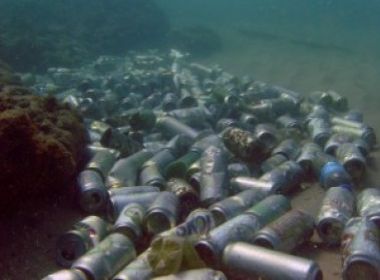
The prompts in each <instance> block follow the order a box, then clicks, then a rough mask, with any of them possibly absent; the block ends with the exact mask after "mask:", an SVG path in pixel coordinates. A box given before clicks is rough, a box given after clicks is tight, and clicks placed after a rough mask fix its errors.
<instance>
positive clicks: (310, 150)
mask: <svg viewBox="0 0 380 280" xmlns="http://www.w3.org/2000/svg"><path fill="white" fill-rule="evenodd" d="M321 152H322V150H321V147H320V146H319V145H318V144H316V143H313V142H307V143H306V144H304V145H303V146H302V149H301V154H300V155H299V157H298V158H297V160H296V161H297V163H298V164H299V165H300V166H301V167H302V169H303V170H304V171H305V174H306V175H307V176H315V175H317V174H314V170H313V162H314V161H315V159H316V158H317V157H318V155H319V154H320V153H321ZM318 175H319V174H318Z"/></svg>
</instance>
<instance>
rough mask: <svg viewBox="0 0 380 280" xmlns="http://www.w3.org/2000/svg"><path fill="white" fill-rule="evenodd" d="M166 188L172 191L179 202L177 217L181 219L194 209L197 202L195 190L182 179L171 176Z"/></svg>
mask: <svg viewBox="0 0 380 280" xmlns="http://www.w3.org/2000/svg"><path fill="white" fill-rule="evenodd" d="M166 190H167V191H170V192H172V193H174V194H175V195H176V196H177V197H178V199H179V204H180V206H181V207H180V209H179V217H180V220H181V221H182V220H183V219H184V218H186V217H187V215H188V214H189V213H190V212H191V211H192V210H194V209H195V208H196V207H197V206H198V203H199V195H198V193H197V191H196V190H195V189H194V187H193V186H191V185H190V184H189V183H187V182H186V181H185V180H183V179H179V178H171V179H170V180H169V181H168V182H167V184H166Z"/></svg>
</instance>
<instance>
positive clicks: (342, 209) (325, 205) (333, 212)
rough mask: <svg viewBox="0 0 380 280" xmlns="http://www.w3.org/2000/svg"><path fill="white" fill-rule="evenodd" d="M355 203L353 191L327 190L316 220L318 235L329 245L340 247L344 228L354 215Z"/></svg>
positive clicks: (338, 188)
mask: <svg viewBox="0 0 380 280" xmlns="http://www.w3.org/2000/svg"><path fill="white" fill-rule="evenodd" d="M354 203H355V200H354V196H353V194H352V192H351V190H349V189H347V188H345V187H332V188H329V189H328V190H327V192H326V194H325V197H324V198H323V201H322V204H321V208H320V210H319V213H318V216H317V219H316V227H317V232H318V235H319V237H320V238H321V239H322V240H323V242H325V243H326V244H327V245H333V246H334V245H339V243H340V241H341V240H340V238H341V235H342V232H343V229H344V226H345V224H346V223H347V221H348V220H349V219H350V218H351V217H352V215H353V213H354Z"/></svg>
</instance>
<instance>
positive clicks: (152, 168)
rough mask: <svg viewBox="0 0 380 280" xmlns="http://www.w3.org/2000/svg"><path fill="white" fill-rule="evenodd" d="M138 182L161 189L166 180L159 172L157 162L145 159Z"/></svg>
mask: <svg viewBox="0 0 380 280" xmlns="http://www.w3.org/2000/svg"><path fill="white" fill-rule="evenodd" d="M139 182H140V184H141V185H145V186H154V187H158V188H160V189H163V188H164V186H165V183H166V180H165V178H164V177H163V175H162V174H161V172H160V170H159V168H158V166H157V164H156V163H155V162H153V161H147V162H146V163H144V165H143V166H142V168H141V171H140V175H139Z"/></svg>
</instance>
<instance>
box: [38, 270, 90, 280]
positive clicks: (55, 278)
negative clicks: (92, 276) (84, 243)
mask: <svg viewBox="0 0 380 280" xmlns="http://www.w3.org/2000/svg"><path fill="white" fill-rule="evenodd" d="M42 280H87V276H86V274H84V273H83V272H81V271H80V270H77V269H63V270H60V271H57V272H54V273H52V274H50V275H48V276H46V277H44V278H43V279H42Z"/></svg>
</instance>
